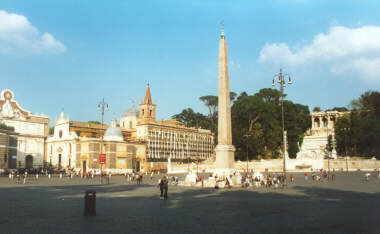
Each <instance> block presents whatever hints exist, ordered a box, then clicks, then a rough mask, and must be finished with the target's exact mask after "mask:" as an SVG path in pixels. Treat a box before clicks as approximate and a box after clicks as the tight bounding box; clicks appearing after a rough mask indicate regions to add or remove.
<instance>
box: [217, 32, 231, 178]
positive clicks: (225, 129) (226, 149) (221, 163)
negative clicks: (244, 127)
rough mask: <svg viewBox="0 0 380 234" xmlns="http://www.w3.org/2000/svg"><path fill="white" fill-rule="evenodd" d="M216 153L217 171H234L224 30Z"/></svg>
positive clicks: (220, 44)
mask: <svg viewBox="0 0 380 234" xmlns="http://www.w3.org/2000/svg"><path fill="white" fill-rule="evenodd" d="M215 151H216V165H215V166H216V169H217V170H219V171H220V170H227V171H228V170H231V169H234V161H235V156H234V152H235V147H234V146H233V145H232V131H231V105H230V87H229V78H228V55H227V43H226V40H225V36H224V30H222V34H221V37H220V42H219V92H218V145H217V146H216V149H215Z"/></svg>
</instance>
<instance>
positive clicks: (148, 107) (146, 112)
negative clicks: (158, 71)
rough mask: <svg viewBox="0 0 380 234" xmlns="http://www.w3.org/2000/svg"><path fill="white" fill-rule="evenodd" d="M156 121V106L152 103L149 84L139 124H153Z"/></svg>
mask: <svg viewBox="0 0 380 234" xmlns="http://www.w3.org/2000/svg"><path fill="white" fill-rule="evenodd" d="M155 121H156V104H155V103H154V104H153V103H152V97H151V95H150V88H149V84H147V87H146V91H145V98H144V103H140V115H139V123H151V122H155Z"/></svg>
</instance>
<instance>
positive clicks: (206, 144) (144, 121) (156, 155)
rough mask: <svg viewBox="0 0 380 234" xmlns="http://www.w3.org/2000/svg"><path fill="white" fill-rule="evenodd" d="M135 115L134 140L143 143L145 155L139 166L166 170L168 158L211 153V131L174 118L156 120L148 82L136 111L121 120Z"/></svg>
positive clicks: (182, 159)
mask: <svg viewBox="0 0 380 234" xmlns="http://www.w3.org/2000/svg"><path fill="white" fill-rule="evenodd" d="M126 113H127V114H128V116H127V114H126ZM132 115H134V116H132ZM126 116H127V117H126ZM135 118H136V119H137V124H136V128H135V129H134V130H135V131H136V140H137V141H143V142H146V147H147V148H146V158H140V166H141V168H142V169H143V170H145V171H149V170H158V169H167V162H168V161H171V162H173V163H176V162H177V163H181V162H189V161H195V160H201V161H202V160H206V159H208V158H210V157H213V156H214V144H213V143H214V136H213V134H212V133H211V131H210V130H205V129H198V128H188V127H186V126H184V125H183V124H182V123H180V122H178V121H176V120H175V119H170V120H162V121H156V103H153V102H152V98H151V92H150V87H149V85H148V87H147V89H146V92H145V98H144V102H141V103H140V108H139V111H138V112H137V110H136V108H135V107H132V108H131V109H129V110H127V111H126V112H125V113H124V114H123V116H122V117H121V119H120V122H123V120H124V121H126V123H128V120H134V119H135ZM129 126H130V124H127V125H126V127H129ZM132 126H133V122H132Z"/></svg>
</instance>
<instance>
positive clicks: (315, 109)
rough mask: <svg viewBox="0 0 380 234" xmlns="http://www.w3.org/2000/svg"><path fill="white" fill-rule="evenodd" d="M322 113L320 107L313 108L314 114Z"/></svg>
mask: <svg viewBox="0 0 380 234" xmlns="http://www.w3.org/2000/svg"><path fill="white" fill-rule="evenodd" d="M319 111H321V108H320V107H319V106H316V107H314V108H313V112H319Z"/></svg>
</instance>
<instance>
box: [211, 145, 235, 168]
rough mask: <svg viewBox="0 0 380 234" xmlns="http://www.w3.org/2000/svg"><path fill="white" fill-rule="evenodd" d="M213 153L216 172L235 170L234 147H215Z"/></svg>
mask: <svg viewBox="0 0 380 234" xmlns="http://www.w3.org/2000/svg"><path fill="white" fill-rule="evenodd" d="M215 152H216V160H215V167H216V169H217V170H220V169H234V168H235V147H234V146H233V145H217V146H216V148H215Z"/></svg>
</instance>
